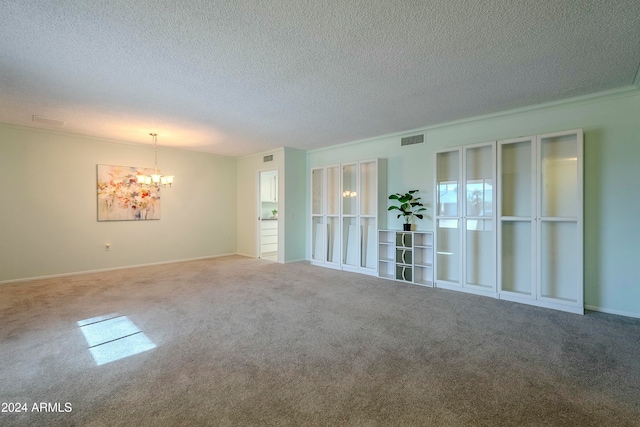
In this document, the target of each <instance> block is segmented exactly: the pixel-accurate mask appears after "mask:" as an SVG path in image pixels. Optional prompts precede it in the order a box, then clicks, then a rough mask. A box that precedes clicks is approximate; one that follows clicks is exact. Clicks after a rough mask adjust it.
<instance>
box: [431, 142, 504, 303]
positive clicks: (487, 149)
mask: <svg viewBox="0 0 640 427" xmlns="http://www.w3.org/2000/svg"><path fill="white" fill-rule="evenodd" d="M435 182H436V191H435V197H436V200H435V206H436V212H435V214H436V286H437V287H441V288H446V289H453V290H459V291H463V292H469V293H474V294H481V295H487V296H493V297H496V296H497V290H496V232H495V230H496V219H495V211H496V202H495V197H494V186H495V182H496V143H495V141H493V142H486V143H482V144H473V145H468V146H464V147H455V148H449V149H446V150H441V151H438V152H436V179H435Z"/></svg>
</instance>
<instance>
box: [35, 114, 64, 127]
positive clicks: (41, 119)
mask: <svg viewBox="0 0 640 427" xmlns="http://www.w3.org/2000/svg"><path fill="white" fill-rule="evenodd" d="M31 120H32V121H34V122H36V123H42V124H43V125H49V126H64V122H63V121H62V120H55V119H47V118H45V117H40V116H36V115H35V114H34V115H33V116H31Z"/></svg>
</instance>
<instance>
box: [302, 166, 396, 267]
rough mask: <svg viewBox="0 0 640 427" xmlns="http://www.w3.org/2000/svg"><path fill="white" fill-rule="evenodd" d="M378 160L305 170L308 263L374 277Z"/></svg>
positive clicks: (382, 186)
mask: <svg viewBox="0 0 640 427" xmlns="http://www.w3.org/2000/svg"><path fill="white" fill-rule="evenodd" d="M386 181H387V169H386V161H385V160H384V159H372V160H364V161H358V162H352V163H343V164H339V165H332V166H324V167H319V168H313V169H312V170H311V251H310V253H311V263H312V264H314V265H320V266H324V267H332V268H338V269H343V270H348V271H354V272H358V273H364V274H370V275H376V274H377V272H378V251H377V249H376V243H377V236H376V232H377V230H378V228H379V227H384V226H385V225H386V206H385V204H384V203H379V202H378V201H379V200H386V191H387V189H386Z"/></svg>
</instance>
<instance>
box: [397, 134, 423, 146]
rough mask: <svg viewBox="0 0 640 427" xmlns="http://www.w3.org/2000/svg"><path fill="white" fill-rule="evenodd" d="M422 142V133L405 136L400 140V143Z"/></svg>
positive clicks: (403, 144) (402, 144)
mask: <svg viewBox="0 0 640 427" xmlns="http://www.w3.org/2000/svg"><path fill="white" fill-rule="evenodd" d="M423 142H424V134H423V135H414V136H406V137H404V138H402V139H401V140H400V145H401V146H403V147H404V146H405V145H413V144H422V143H423Z"/></svg>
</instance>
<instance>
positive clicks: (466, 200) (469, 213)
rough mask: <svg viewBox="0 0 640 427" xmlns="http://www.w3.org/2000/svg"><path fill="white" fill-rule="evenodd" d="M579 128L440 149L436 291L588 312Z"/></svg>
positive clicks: (438, 158) (581, 144) (436, 201)
mask: <svg viewBox="0 0 640 427" xmlns="http://www.w3.org/2000/svg"><path fill="white" fill-rule="evenodd" d="M582 150H583V134H582V130H573V131H567V132H560V133H554V134H547V135H538V136H532V137H523V138H516V139H510V140H504V141H497V142H490V143H484V144H476V145H469V146H464V147H456V148H451V149H447V150H441V151H438V152H436V156H435V157H436V167H435V170H436V178H435V186H436V189H435V197H436V200H435V203H434V205H435V207H436V212H435V221H436V234H435V246H436V256H435V285H436V286H437V287H443V288H448V289H456V290H461V291H465V292H472V293H476V294H484V295H489V296H495V297H498V298H501V299H507V300H512V301H517V302H522V303H528V304H533V305H539V306H543V307H548V308H555V309H560V310H564V311H569V312H574V313H583V312H584V310H583V304H584V298H583V273H582V272H583V265H582V262H583V261H582V260H583V231H582V230H583V225H582V224H583V219H582V215H583V213H582V212H583V181H582V180H583V172H582V168H583V166H582Z"/></svg>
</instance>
